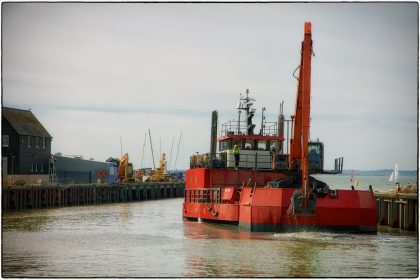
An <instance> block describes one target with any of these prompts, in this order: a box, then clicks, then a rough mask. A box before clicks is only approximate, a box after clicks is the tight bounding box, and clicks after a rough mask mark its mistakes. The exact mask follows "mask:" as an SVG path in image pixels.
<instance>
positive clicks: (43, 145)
mask: <svg viewBox="0 0 420 280" xmlns="http://www.w3.org/2000/svg"><path fill="white" fill-rule="evenodd" d="M46 142H47V139H46V138H45V137H42V148H43V149H45V146H46Z"/></svg>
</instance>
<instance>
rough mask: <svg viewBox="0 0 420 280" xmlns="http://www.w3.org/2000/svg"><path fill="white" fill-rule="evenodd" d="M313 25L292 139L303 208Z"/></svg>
mask: <svg viewBox="0 0 420 280" xmlns="http://www.w3.org/2000/svg"><path fill="white" fill-rule="evenodd" d="M311 29H312V28H311V23H310V22H305V27H304V39H303V42H302V51H301V61H300V70H299V83H298V90H297V99H296V110H295V115H294V123H293V135H292V138H291V139H290V156H289V166H290V168H291V169H293V170H300V172H301V173H302V190H301V197H302V198H303V200H302V205H301V206H302V207H305V206H306V203H307V198H308V197H309V193H308V191H307V187H308V182H309V168H308V142H309V126H310V112H311V57H312V30H311Z"/></svg>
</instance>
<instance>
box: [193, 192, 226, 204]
mask: <svg viewBox="0 0 420 280" xmlns="http://www.w3.org/2000/svg"><path fill="white" fill-rule="evenodd" d="M185 202H189V203H209V204H220V203H221V189H220V188H194V189H185Z"/></svg>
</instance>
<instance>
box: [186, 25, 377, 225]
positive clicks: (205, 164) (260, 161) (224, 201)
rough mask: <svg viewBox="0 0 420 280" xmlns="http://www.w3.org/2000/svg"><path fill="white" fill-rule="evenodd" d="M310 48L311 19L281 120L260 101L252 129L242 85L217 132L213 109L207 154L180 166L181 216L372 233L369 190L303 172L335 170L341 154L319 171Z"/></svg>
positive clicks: (373, 211) (374, 217)
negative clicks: (290, 102) (290, 106)
mask: <svg viewBox="0 0 420 280" xmlns="http://www.w3.org/2000/svg"><path fill="white" fill-rule="evenodd" d="M312 54H313V51H312V31H311V23H309V22H307V23H305V26H304V40H303V42H302V49H301V63H300V67H299V69H300V70H299V79H298V90H297V99H296V107H295V114H294V115H293V116H291V119H290V120H285V117H284V115H283V110H282V108H283V103H281V106H280V115H279V117H278V122H276V123H268V122H265V117H264V115H263V114H264V111H265V108H264V107H263V109H262V110H261V111H262V112H261V115H262V116H261V129H260V131H259V133H257V134H255V133H254V129H255V124H254V123H253V121H252V120H253V117H254V115H255V112H256V109H254V108H253V105H254V101H255V99H253V98H252V97H250V95H249V91H248V90H247V91H246V94H245V96H241V97H240V100H239V104H238V106H237V108H236V109H237V110H238V120H234V121H229V122H227V123H225V124H223V125H222V129H221V133H220V135H219V137H217V127H218V123H217V120H218V113H217V111H213V113H212V122H211V133H210V134H211V137H210V153H207V154H201V155H200V154H196V155H193V156H191V158H190V169H188V170H187V171H186V189H185V198H184V203H183V209H182V216H183V218H184V219H189V220H197V221H204V222H218V223H231V224H235V225H238V226H239V227H240V228H242V229H245V230H249V231H274V232H277V231H289V230H300V229H308V228H309V229H312V228H316V229H322V230H329V231H341V232H362V233H376V231H377V212H376V201H375V198H374V196H373V191H372V188H370V189H369V190H354V189H350V190H333V189H331V188H330V187H329V186H328V185H327V184H326V183H324V182H322V181H320V180H317V179H315V178H314V177H313V176H310V175H311V174H320V173H325V174H337V173H341V172H342V168H343V158H337V159H336V160H335V163H334V166H335V167H334V170H325V169H324V144H323V143H322V142H320V141H319V140H317V141H310V140H309V127H310V99H311V98H310V75H311V57H312ZM243 112H244V113H245V114H244V115H245V116H244V117H242V121H241V113H243ZM285 127H286V131H287V133H286V135H285V133H284V130H285ZM289 128H290V131H291V137H290V139H289V137H288V136H289ZM285 136H286V138H285ZM217 143H218V144H219V152H218V153H217V152H216V151H217ZM285 146H286V147H285Z"/></svg>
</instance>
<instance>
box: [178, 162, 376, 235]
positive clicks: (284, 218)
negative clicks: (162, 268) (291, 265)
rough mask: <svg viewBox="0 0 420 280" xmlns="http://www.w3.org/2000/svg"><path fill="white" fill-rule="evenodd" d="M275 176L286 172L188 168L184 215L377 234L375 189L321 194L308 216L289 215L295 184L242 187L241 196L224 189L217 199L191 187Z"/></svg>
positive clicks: (251, 226)
mask: <svg viewBox="0 0 420 280" xmlns="http://www.w3.org/2000/svg"><path fill="white" fill-rule="evenodd" d="M244 172H249V173H248V174H246V175H248V176H243V175H244ZM234 173H237V174H234ZM274 174H276V175H277V177H279V176H280V177H281V176H284V174H279V173H274V172H267V173H265V172H252V171H245V170H243V171H232V170H210V169H190V170H188V171H187V178H188V179H187V195H186V198H185V202H184V207H183V217H184V218H193V219H202V220H206V221H214V222H230V223H237V224H238V225H239V226H240V227H241V228H245V229H248V230H250V231H282V230H293V229H297V228H301V227H305V228H307V227H315V228H325V229H328V230H336V231H346V232H376V230H377V228H376V224H377V216H376V203H375V199H374V196H373V193H372V192H371V191H356V190H337V192H336V193H337V195H336V197H330V196H326V197H324V198H317V199H316V212H315V214H314V215H308V216H299V215H294V214H290V213H288V211H287V210H288V208H289V206H290V198H291V196H292V195H293V193H294V191H295V190H296V189H294V188H264V187H260V188H258V187H257V188H253V187H244V188H242V190H241V191H240V192H239V193H238V195H239V196H238V197H235V194H233V195H232V194H231V193H232V192H231V191H232V190H233V188H225V189H224V188H222V190H221V193H220V194H219V195H220V196H221V197H220V200H219V201H216V200H214V199H212V198H213V197H212V198H211V197H210V195H209V192H202V193H201V195H199V194H198V193H196V195H195V196H194V197H193V194H192V189H198V188H200V189H201V190H203V189H204V190H205V189H206V188H209V187H212V188H216V187H217V188H219V187H222V186H229V185H230V186H233V185H236V186H238V185H242V182H239V181H238V180H239V178H251V180H252V181H254V180H255V181H256V183H257V185H260V184H258V183H261V182H264V181H266V180H268V181H271V180H273V179H272V177H273V176H274V177H276V175H274ZM188 175H189V176H188ZM274 179H276V178H274ZM214 182H217V184H215V183H214ZM265 184H266V182H265V183H264V185H265ZM261 185H263V184H261ZM261 185H260V186H261Z"/></svg>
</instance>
